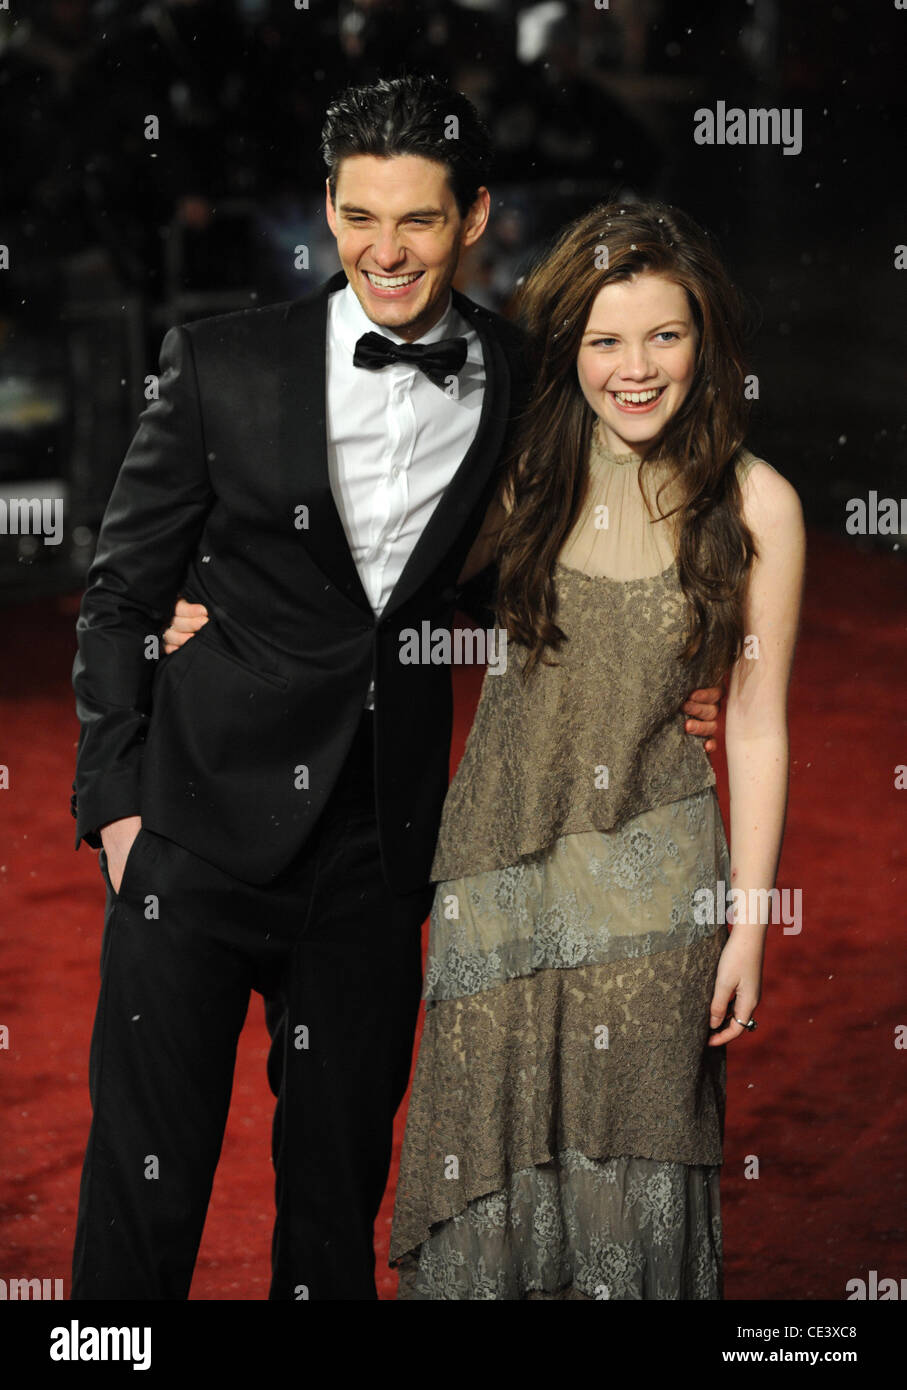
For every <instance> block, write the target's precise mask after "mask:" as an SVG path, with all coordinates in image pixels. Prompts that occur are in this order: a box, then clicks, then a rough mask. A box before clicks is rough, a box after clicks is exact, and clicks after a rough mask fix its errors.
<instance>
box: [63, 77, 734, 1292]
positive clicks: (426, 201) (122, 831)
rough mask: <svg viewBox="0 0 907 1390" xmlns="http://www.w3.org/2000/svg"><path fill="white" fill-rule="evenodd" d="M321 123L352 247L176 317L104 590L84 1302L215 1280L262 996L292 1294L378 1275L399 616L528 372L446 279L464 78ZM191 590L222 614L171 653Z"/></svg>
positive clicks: (431, 777)
mask: <svg viewBox="0 0 907 1390" xmlns="http://www.w3.org/2000/svg"><path fill="white" fill-rule="evenodd" d="M452 121H453V124H452ZM452 131H456V138H453V139H450V138H447V137H448V136H449V135H450V133H451V132H452ZM323 150H324V154H325V158H326V162H327V165H328V169H329V177H328V186H327V215H328V220H329V223H330V225H331V228H332V230H333V231H334V234H335V236H336V237H337V244H338V251H339V254H340V260H341V263H342V266H343V272H342V273H341V274H338V275H337V276H335V277H334V278H333V279H332V280H331V281H329V282H328V284H327V285H325V286H323V287H322V288H321V289H320V290H319V291H318V292H317V293H316V294H315V295H314V296H313V297H312V298H311V299H308V300H295V301H292V302H290V303H289V304H281V305H275V306H272V307H269V308H263V309H255V310H249V311H244V312H241V313H236V314H228V315H224V316H221V317H218V318H214V319H208V320H203V321H201V322H196V323H194V324H189V325H186V326H184V327H176V328H171V329H170V330H169V332H168V333H167V335H166V336H165V338H164V342H163V345H162V349H161V365H162V368H163V374H162V376H161V380H160V399H159V400H158V401H156V402H154V403H152V405H150V406H149V408H148V409H147V410H146V411H145V412H144V413H143V415H142V418H141V423H140V426H139V429H138V432H137V434H136V436H135V439H134V440H133V442H132V445H131V446H130V449H129V451H128V453H127V455H126V458H125V460H124V463H123V465H122V468H121V471H120V475H119V477H118V479H117V483H116V486H115V488H114V491H113V494H112V496H111V499H110V503H109V506H108V510H107V513H106V515H105V519H104V524H103V527H102V530H101V535H100V538H99V542H98V550H97V555H96V558H95V561H94V563H93V565H92V569H91V572H90V574H89V586H88V589H87V592H86V594H85V598H84V601H83V606H82V612H81V615H80V618H79V623H78V631H79V655H78V657H77V658H76V663H75V667H74V673H73V681H74V685H75V689H76V694H77V701H78V708H79V715H80V719H81V720H82V735H81V739H80V745H79V757H78V765H77V771H76V781H75V793H76V794H75V796H74V805H73V809H74V813H75V814H76V816H77V844H78V842H79V840H80V839H82V838H85V839H86V840H87V841H88V843H89V844H92V845H94V846H96V847H101V846H102V847H103V856H104V857H103V858H102V861H101V862H102V867H103V868H104V869H105V872H106V874H107V876H108V880H107V882H108V900H107V915H106V919H105V930H104V939H103V943H102V948H101V993H100V999H99V1004H98V1013H97V1018H96V1022H95V1029H94V1034H93V1038H92V1054H91V1066H90V1088H91V1096H92V1104H93V1109H94V1116H93V1122H92V1128H91V1135H90V1138H89V1144H88V1151H87V1154H86V1159H85V1167H84V1171H83V1177H82V1189H81V1194H80V1202H79V1219H78V1227H77V1232H76V1243H75V1255H74V1271H73V1292H72V1297H73V1298H77V1299H91V1298H143V1299H144V1298H151V1299H156V1298H168V1299H184V1298H186V1297H187V1296H188V1290H189V1284H190V1281H191V1276H192V1269H193V1264H194V1261H195V1256H196V1252H197V1249H198V1243H199V1239H200V1237H201V1231H202V1226H203V1223H204V1218H205V1213H206V1209H207V1203H208V1198H209V1195H210V1190H211V1184H212V1181H213V1176H214V1171H215V1168H216V1164H217V1160H218V1156H219V1152H220V1145H221V1140H222V1136H223V1130H224V1125H225V1122H226V1116H227V1110H228V1106H229V1098H230V1089H231V1085H232V1078H233V1064H234V1056H235V1048H236V1040H237V1037H238V1035H239V1032H240V1029H241V1028H242V1025H243V1021H244V1019H245V1014H246V1009H247V1007H248V1000H249V994H250V990H252V989H256V990H258V991H259V992H260V993H262V994H263V995H264V996H265V998H266V1000H267V1010H266V1014H267V1019H268V1026H269V1029H270V1031H271V1037H272V1047H271V1052H270V1057H269V1063H268V1074H269V1079H270V1082H271V1086H272V1089H273V1090H274V1093H275V1095H276V1096H277V1098H278V1100H277V1107H276V1112H275V1126H274V1140H273V1157H274V1166H275V1174H276V1206H277V1217H276V1222H275V1228H274V1240H273V1248H272V1266H273V1277H272V1284H271V1292H270V1297H271V1298H273V1299H301V1298H308V1299H374V1298H375V1297H376V1290H375V1282H374V1251H373V1245H372V1233H373V1225H374V1218H375V1215H376V1212H377V1210H378V1206H379V1204H380V1201H381V1196H382V1193H383V1190H384V1185H385V1182H386V1178H387V1171H388V1165H389V1161H390V1152H391V1138H392V1126H393V1118H394V1114H395V1111H396V1109H397V1106H398V1105H399V1103H400V1100H401V1098H402V1096H403V1094H404V1092H405V1089H406V1083H407V1079H408V1074H409V1066H410V1055H411V1048H412V1041H413V1031H414V1026H415V1019H416V1014H417V1010H418V1003H419V995H420V983H421V962H420V926H421V923H422V921H423V920H424V918H425V916H426V915H427V912H428V907H429V901H430V889H429V887H428V885H427V882H426V880H427V876H428V873H429V869H430V864H431V858H432V851H433V846H434V841H435V836H436V832H437V827H438V820H439V816H440V809H441V804H442V801H443V798H444V794H445V791H446V787H447V775H448V755H449V737H450V722H451V688H450V676H449V673H448V672H447V671H446V670H445V669H444V668H443V667H441V666H438V665H434V664H425V665H409V664H404V663H402V662H401V661H400V660H399V652H400V634H401V632H402V630H403V629H405V628H416V629H417V631H421V624H422V623H423V622H425V621H427V622H428V623H430V625H431V627H432V628H438V627H444V626H448V625H449V623H450V621H451V618H452V614H453V607H454V602H455V600H456V599H457V597H458V582H457V581H458V576H459V575H460V572H461V569H462V566H463V561H464V558H465V556H466V554H467V552H468V551H469V549H470V546H471V543H472V541H473V540H474V539H475V536H476V534H477V532H478V530H479V527H480V524H481V521H482V518H483V516H484V514H485V510H486V507H487V504H488V502H489V500H490V498H491V496H492V493H493V491H494V486H495V481H496V468H497V465H498V463H499V461H500V460H501V458H502V455H503V452H504V449H505V444H506V441H507V439H508V434H509V431H510V428H511V426H512V423H513V421H514V418H515V416H516V414H517V413H518V411H519V409H520V404H521V400H522V395H523V392H524V390H525V372H524V370H523V368H522V366H521V359H520V334H519V332H518V330H517V329H516V328H515V327H513V326H512V325H509V324H507V323H506V322H504V321H503V320H501V319H499V318H498V317H497V316H495V315H493V314H490V313H488V312H486V311H485V310H482V309H480V308H478V307H477V306H476V305H474V304H472V303H471V302H470V301H469V300H468V299H466V298H465V297H463V296H462V295H459V294H457V293H453V295H452V293H451V283H452V280H453V277H454V273H455V270H456V267H457V263H458V259H459V256H460V254H461V252H462V251H463V250H465V249H466V248H467V247H469V246H471V245H474V244H475V242H476V241H477V240H478V239H479V237H480V236H481V235H482V233H483V231H484V228H485V225H486V222H487V218H488V211H489V195H488V191H487V188H486V187H485V182H484V179H485V172H486V169H487V164H488V158H489V147H488V140H487V135H486V132H485V131H484V128H483V127H482V125H481V123H480V122H479V120H478V117H477V116H476V113H475V111H474V110H473V109H472V107H471V106H470V104H469V103H468V102H467V101H466V99H465V98H464V97H462V96H460V95H459V94H456V93H453V92H451V91H449V89H447V88H445V87H443V86H441V85H440V84H438V83H436V82H435V81H434V80H432V79H429V78H423V77H407V78H403V79H399V80H397V81H394V82H379V83H377V84H376V85H374V86H372V87H367V88H360V89H356V90H353V91H349V92H347V93H345V94H344V95H343V96H342V97H341V98H340V99H339V100H338V101H337V102H335V103H334V104H333V105H332V106H331V108H330V109H329V111H328V115H327V121H326V125H325V129H324V134H323ZM376 330H377V331H376ZM178 593H183V594H186V595H187V596H188V597H189V598H190V599H194V600H196V601H198V602H200V603H201V604H203V605H204V608H205V610H206V612H207V614H208V617H209V620H208V622H207V623H206V624H205V625H204V626H203V627H202V628H201V630H200V631H199V632H198V634H197V635H196V636H195V637H194V639H193V640H192V641H190V642H186V643H184V645H183V646H181V647H180V649H179V650H178V651H176V652H175V653H174V655H172V656H167V657H166V658H165V659H163V660H155V659H146V658H148V657H149V656H150V657H151V658H154V657H155V655H156V652H157V647H156V642H157V634H158V633H159V632H160V629H161V628H162V626H163V625H164V623H165V622H166V621H167V617H168V615H169V614H170V612H171V607H172V604H173V601H174V598H175V597H176V595H177V594H178ZM705 713H706V717H708V718H710V717H711V716H712V714H713V713H714V711H711V710H708V709H707V710H706V711H705ZM706 731H707V732H713V731H714V729H713V726H710V725H709V726H706Z"/></svg>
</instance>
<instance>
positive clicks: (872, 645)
mask: <svg viewBox="0 0 907 1390" xmlns="http://www.w3.org/2000/svg"><path fill="white" fill-rule="evenodd" d="M904 579H905V570H904V563H903V560H899V559H898V558H897V557H894V556H887V555H874V554H873V555H862V554H859V553H858V552H856V551H855V550H854V549H853V548H852V547H848V546H845V545H844V544H843V543H842V542H840V541H838V540H835V539H832V538H830V537H826V536H820V535H813V536H812V537H811V545H810V555H809V574H808V590H807V600H806V607H805V612H804V619H803V630H802V637H801V643H800V650H799V657H798V662H797V670H796V673H795V681H794V688H793V694H792V702H791V732H792V747H793V769H792V779H791V807H790V813H789V822H788V832H787V840H786V844H785V850H784V857H783V860H782V864H781V871H780V876H779V886H780V887H789V888H801V889H802V892H803V930H802V933H801V934H800V935H799V936H794V935H791V936H784V935H781V934H780V931H781V929H780V927H778V928H775V929H774V934H773V936H772V937H771V938H770V944H769V948H768V952H767V961H766V972H765V984H764V999H763V1003H762V1004H761V1006H760V1008H759V1031H758V1032H757V1033H756V1034H755V1035H754V1036H753V1037H747V1038H742V1039H740V1040H739V1041H737V1042H735V1043H734V1044H732V1045H731V1047H730V1048H729V1051H728V1060H729V1094H728V1124H727V1135H726V1146H725V1168H724V1178H723V1189H722V1190H723V1203H724V1220H725V1252H726V1274H727V1279H726V1296H727V1297H728V1298H729V1299H757V1298H780V1299H817V1298H831V1299H841V1298H843V1297H844V1296H845V1284H846V1282H847V1281H848V1280H849V1279H851V1278H856V1277H863V1278H866V1275H867V1271H868V1270H869V1269H876V1270H878V1272H879V1278H882V1277H884V1276H900V1275H901V1274H903V1272H904V1256H905V1241H904V1219H903V1213H904V1209H905V1207H904V1198H905V1176H904V1163H903V1152H904V1135H905V1125H904V1108H905V1102H904V1084H903V1072H904V1067H905V1065H907V1061H905V1057H907V1053H905V1052H904V1051H903V1050H896V1047H895V1027H896V1025H898V1024H904V1023H905V1022H907V1015H905V1010H904V1002H903V999H904V990H903V976H904V971H903V962H904V947H903V929H904V915H905V914H904V907H903V903H904V892H905V874H904V842H905V834H904V826H905V817H907V790H905V791H900V792H898V791H896V790H895V787H894V778H895V767H896V765H897V764H904V763H907V713H905V698H904V692H905V675H907V601H905V584H904ZM77 606H78V601H77V599H75V598H70V599H65V600H43V601H41V602H36V603H34V604H31V605H28V606H25V607H22V608H19V609H15V610H10V611H7V612H5V613H4V614H3V616H2V624H3V632H4V641H3V653H4V661H3V668H4V669H3V678H2V683H3V694H2V699H0V763H4V764H6V765H7V766H8V767H9V790H7V791H0V809H2V812H3V833H2V839H0V921H2V941H0V981H2V983H0V1025H3V1024H5V1025H7V1026H8V1028H9V1049H8V1051H2V1050H0V1108H2V1113H3V1116H4V1130H5V1133H4V1138H3V1147H2V1177H0V1184H2V1185H0V1277H2V1278H5V1279H9V1278H17V1277H34V1278H54V1277H61V1278H63V1279H64V1281H65V1284H64V1287H65V1291H66V1294H67V1295H68V1292H69V1272H70V1256H71V1248H72V1238H73V1223H74V1218H75V1211H76V1200H77V1194H78V1180H79V1170H80V1165H81V1159H82V1151H83V1147H84V1144H85V1139H86V1136H87V1132H88V1123H89V1103H88V1082H87V1067H88V1043H89V1037H90V1031H91V1021H92V1016H93V1012H94V1006H95V1000H96V994H97V983H98V953H99V949H100V939H101V924H102V915H103V902H104V893H103V888H102V881H101V876H100V871H99V869H98V867H97V863H96V858H95V856H94V855H93V854H92V853H91V852H90V851H89V850H87V849H83V850H80V852H79V853H78V854H75V853H74V852H73V849H72V844H73V825H74V822H73V821H72V818H71V816H70V814H69V790H70V782H71V780H72V770H73V759H74V754H75V743H76V737H77V732H78V730H77V724H76V720H75V715H74V713H73V701H72V694H71V689H70V685H69V672H70V666H71V662H72V656H73V652H74V648H75V640H74V630H73V629H74V622H75V616H76V611H77ZM476 674H477V673H476V672H469V671H461V672H459V673H458V680H457V692H458V722H457V734H456V738H455V747H454V759H455V760H456V759H457V758H459V756H460V753H461V751H462V745H463V739H464V737H465V733H466V730H467V728H468V725H469V720H470V718H471V714H472V710H473V708H474V702H475V699H476V696H477V693H478V685H479V681H478V680H477V679H476ZM724 804H725V806H726V798H725V799H724ZM266 1044H267V1034H266V1032H265V1027H264V1020H263V1014H262V1006H261V1000H260V999H259V998H258V996H254V997H253V1002H252V1005H251V1008H250V1013H249V1019H248V1022H247V1024H246V1028H245V1032H244V1034H243V1037H242V1040H241V1044H240V1054H239V1062H238V1067H237V1073H236V1083H235V1087H234V1094H233V1106H232V1110H231V1116H230V1123H229V1127H228V1131H227V1137H226V1141H225V1145H224V1153H223V1157H222V1160H221V1165H220V1169H219V1171H218V1175H217V1181H216V1183H215V1189H214V1196H213V1199H212V1204H211V1209H210V1212H209V1218H208V1223H207V1226H206V1229H205V1235H204V1240H203V1243H202V1248H201V1253H200V1257H199V1262H198V1266H197V1270H196V1276H195V1281H194V1283H193V1288H192V1297H193V1298H195V1299H263V1298H266V1296H267V1290H268V1257H269V1241H270V1232H271V1221H272V1182H271V1169H270V1159H269V1136H270V1121H271V1099H272V1098H271V1094H270V1091H269V1090H268V1086H267V1081H266V1079H265V1073H264V1061H265V1053H266ZM403 1118H404V1117H403V1114H402V1113H401V1114H400V1115H399V1116H398V1121H397V1142H398V1144H399V1139H400V1136H401V1135H402V1131H403ZM750 1155H755V1156H757V1157H758V1160H759V1177H758V1179H755V1178H749V1179H748V1178H746V1177H744V1165H745V1162H746V1160H747V1158H748V1156H750ZM393 1180H394V1174H393V1173H392V1176H391V1185H390V1188H389V1190H388V1193H387V1196H386V1198H385V1202H384V1206H383V1208H382V1211H381V1214H380V1217H379V1220H378V1226H377V1248H378V1277H379V1289H380V1292H381V1296H382V1297H383V1298H393V1296H394V1288H395V1282H396V1280H395V1276H393V1275H392V1274H391V1273H390V1272H389V1271H388V1270H387V1268H386V1258H387V1244H388V1234H389V1231H390V1219H391V1211H392V1202H393Z"/></svg>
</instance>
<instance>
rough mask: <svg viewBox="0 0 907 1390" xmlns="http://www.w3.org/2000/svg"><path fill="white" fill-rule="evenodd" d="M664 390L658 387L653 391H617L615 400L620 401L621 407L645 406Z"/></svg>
mask: <svg viewBox="0 0 907 1390" xmlns="http://www.w3.org/2000/svg"><path fill="white" fill-rule="evenodd" d="M663 390H664V388H663V387H662V386H658V387H655V388H653V389H652V390H651V391H615V392H614V399H615V400H616V401H620V403H621V405H645V404H646V402H647V401H654V399H655V397H656V396H660V395H661V393H662V391H663Z"/></svg>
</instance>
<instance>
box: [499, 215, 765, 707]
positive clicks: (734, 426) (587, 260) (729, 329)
mask: <svg viewBox="0 0 907 1390" xmlns="http://www.w3.org/2000/svg"><path fill="white" fill-rule="evenodd" d="M604 248H606V252H607V253H606V254H605V252H604ZM642 271H653V272H655V273H657V274H660V275H665V276H667V277H668V278H669V279H670V280H673V281H674V282H676V283H677V284H678V285H681V286H682V287H683V288H684V289H685V290H686V292H687V297H688V299H689V302H690V306H691V311H692V314H693V318H694V321H695V324H696V328H697V331H698V338H699V341H698V346H697V351H696V365H695V372H694V377H693V383H692V385H691V387H690V390H689V392H688V393H687V396H686V397H685V399H684V401H683V403H682V405H681V406H680V408H679V410H677V412H676V413H675V414H674V415H673V416H672V418H671V419H670V420H669V421H668V423H667V425H666V427H665V429H664V431H663V433H662V435H661V437H660V439H659V440H658V441H656V445H655V447H654V448H653V450H652V451H651V452H650V453H649V454H648V456H647V458H646V459H645V461H644V462H643V464H642V465H641V467H640V485H641V486H642V471H643V469H644V468H645V467H647V466H648V465H649V464H652V463H667V464H669V465H670V466H671V472H670V475H669V477H668V479H667V481H668V483H672V482H673V481H675V480H677V483H678V488H679V492H678V494H677V495H678V497H679V501H678V502H677V506H676V508H672V512H673V511H674V510H676V511H677V512H678V513H679V515H678V532H677V572H678V578H679V580H680V584H681V587H682V589H683V592H684V595H685V597H686V600H687V612H688V623H687V638H688V640H687V643H686V646H685V649H684V651H683V652H682V654H681V660H685V661H690V660H692V658H693V657H694V656H697V655H698V656H699V657H700V660H701V662H702V663H703V664H702V668H701V671H700V674H701V675H702V678H703V679H705V678H706V676H708V677H709V678H710V679H712V680H717V679H720V677H721V676H722V675H723V674H724V673H725V672H726V671H727V670H728V669H729V668H730V666H731V665H732V664H733V662H734V661H735V660H736V658H737V656H738V654H739V652H740V648H741V644H742V639H743V594H744V588H745V585H746V578H747V573H748V570H749V566H750V563H751V561H752V558H753V556H754V555H755V553H756V551H755V545H754V542H753V538H752V536H751V534H750V532H749V530H748V528H747V526H746V523H745V521H744V519H743V510H742V502H741V494H740V487H739V484H738V482H737V473H736V467H735V464H736V460H737V457H738V451H739V450H740V448H741V446H742V444H743V440H744V431H745V425H746V419H747V412H748V403H747V401H746V399H745V397H744V382H745V365H744V354H743V339H744V332H745V320H746V311H745V307H744V303H743V300H742V299H741V297H740V295H739V294H738V292H737V291H736V289H735V288H734V286H733V285H732V283H731V281H730V279H729V278H728V275H727V273H726V271H725V269H724V267H723V265H722V264H721V261H720V260H719V259H718V256H717V255H716V253H715V252H714V251H713V249H712V247H711V245H710V243H709V239H708V237H707V235H706V233H704V232H703V231H702V230H701V229H700V228H699V227H698V226H697V225H696V224H695V223H694V222H693V221H692V219H691V218H689V217H687V216H686V215H685V214H684V213H681V212H679V211H678V210H677V209H676V208H672V207H668V206H665V205H662V204H660V203H654V202H645V203H626V204H625V203H607V204H604V205H602V206H600V207H597V208H594V209H593V210H592V211H591V212H589V213H586V214H585V215H584V216H583V217H580V218H579V219H577V221H575V222H573V223H571V225H570V226H569V227H568V228H567V229H566V231H564V232H563V233H562V234H561V236H560V237H559V239H558V241H557V243H556V244H555V246H554V248H553V250H552V251H550V252H549V253H548V254H547V255H545V256H544V258H543V259H542V260H541V262H540V263H539V264H537V266H536V267H535V269H534V270H533V271H532V273H531V274H530V275H529V277H528V278H527V280H526V283H525V285H524V287H523V290H522V293H521V296H520V300H519V304H518V308H519V312H520V315H521V318H522V321H523V323H524V326H525V327H526V329H527V331H528V334H529V345H530V367H531V369H532V370H533V371H534V389H533V392H532V396H531V400H530V404H529V407H528V409H527V411H526V414H525V416H524V418H523V421H522V425H521V428H520V431H519V434H518V438H517V441H516V445H515V448H514V449H513V452H512V453H511V455H510V458H509V460H508V462H507V464H506V465H505V470H504V475H503V488H504V496H505V497H506V498H507V499H508V503H509V508H510V510H509V514H508V516H507V519H506V521H505V522H504V523H503V526H502V528H501V531H500V533H499V536H498V540H497V560H498V571H499V581H498V590H497V614H498V620H499V622H500V623H501V624H502V625H503V626H505V627H506V628H507V629H508V632H509V635H510V636H511V638H513V639H514V640H515V641H517V642H519V643H520V644H522V645H523V646H525V647H527V648H528V651H529V655H528V658H527V660H526V662H525V665H524V668H523V674H524V677H526V676H528V675H529V673H530V672H531V670H532V669H533V667H534V666H535V665H536V664H537V663H538V662H539V661H540V660H542V661H545V663H546V664H551V663H550V659H549V658H548V657H547V656H546V655H545V652H546V648H550V649H556V648H557V647H558V646H559V645H560V643H561V642H562V641H563V640H564V633H563V632H562V630H561V629H560V628H559V627H558V625H557V622H556V607H557V605H556V595H555V588H554V565H555V562H556V560H557V557H558V554H559V552H560V550H561V547H562V546H563V544H564V542H565V541H566V539H567V536H568V535H569V533H570V531H571V529H572V527H573V525H574V523H575V522H576V520H577V518H578V516H579V514H580V510H581V508H582V505H583V502H584V500H585V497H586V493H587V489H588V486H589V467H588V453H589V444H590V436H591V432H592V427H593V424H594V423H595V418H596V417H595V414H594V412H593V411H592V409H591V407H590V406H589V403H588V402H587V400H586V398H585V396H584V395H583V392H582V389H581V387H580V384H579V379H578V377H577V369H576V362H577V356H578V353H579V349H580V344H581V342H582V337H583V334H584V332H585V330H586V325H587V323H588V321H589V315H590V312H591V310H592V305H593V303H594V301H595V297H596V295H597V294H598V292H599V291H600V290H601V289H602V287H603V286H604V285H608V284H611V283H613V282H614V281H626V280H629V279H630V278H631V277H632V276H634V275H637V274H639V273H640V272H642Z"/></svg>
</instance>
